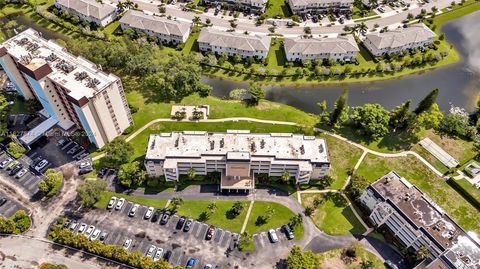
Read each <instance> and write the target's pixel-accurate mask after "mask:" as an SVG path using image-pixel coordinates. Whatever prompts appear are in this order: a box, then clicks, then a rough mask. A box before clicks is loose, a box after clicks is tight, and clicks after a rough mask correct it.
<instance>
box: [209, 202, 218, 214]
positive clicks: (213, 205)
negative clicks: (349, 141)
mask: <svg viewBox="0 0 480 269" xmlns="http://www.w3.org/2000/svg"><path fill="white" fill-rule="evenodd" d="M217 208H218V207H217V203H215V202H213V203H210V204H209V205H208V206H207V209H208V210H210V213H215V211H217Z"/></svg>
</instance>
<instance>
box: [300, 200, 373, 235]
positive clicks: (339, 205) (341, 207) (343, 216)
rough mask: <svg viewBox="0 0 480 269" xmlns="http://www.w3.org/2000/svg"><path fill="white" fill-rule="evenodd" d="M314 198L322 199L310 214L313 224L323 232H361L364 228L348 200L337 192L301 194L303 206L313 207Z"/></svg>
mask: <svg viewBox="0 0 480 269" xmlns="http://www.w3.org/2000/svg"><path fill="white" fill-rule="evenodd" d="M315 198H319V199H321V200H324V203H323V204H321V205H320V206H319V207H318V208H317V209H315V212H314V213H313V215H312V216H311V218H312V220H313V222H314V223H315V225H316V226H317V227H318V228H319V229H320V230H322V231H323V232H325V233H327V234H331V235H345V234H363V233H364V232H365V228H364V227H363V225H362V224H361V223H360V222H359V221H358V219H357V218H356V217H355V215H354V214H353V212H352V209H351V208H350V207H349V206H348V202H347V201H346V200H345V198H343V197H342V196H341V195H340V194H338V193H331V194H328V195H327V194H322V193H315V194H310V193H309V194H302V204H303V206H304V207H307V206H310V207H313V201H314V199H315Z"/></svg>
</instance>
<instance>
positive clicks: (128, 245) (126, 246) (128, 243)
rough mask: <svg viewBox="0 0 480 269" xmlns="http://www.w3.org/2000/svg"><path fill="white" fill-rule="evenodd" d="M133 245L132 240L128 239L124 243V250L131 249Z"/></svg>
mask: <svg viewBox="0 0 480 269" xmlns="http://www.w3.org/2000/svg"><path fill="white" fill-rule="evenodd" d="M131 245H132V239H130V238H127V239H126V240H125V242H123V248H124V249H125V250H127V249H129V248H130V246H131Z"/></svg>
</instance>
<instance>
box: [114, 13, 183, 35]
mask: <svg viewBox="0 0 480 269" xmlns="http://www.w3.org/2000/svg"><path fill="white" fill-rule="evenodd" d="M120 22H121V23H125V24H127V25H129V26H130V27H133V28H137V29H144V30H150V31H152V32H155V33H160V34H165V35H176V36H184V35H185V34H188V32H189V31H190V23H186V22H179V21H172V20H169V19H167V18H166V17H159V16H154V15H147V14H145V13H143V12H141V11H136V10H128V11H127V12H126V13H125V15H123V17H122V18H121V19H120Z"/></svg>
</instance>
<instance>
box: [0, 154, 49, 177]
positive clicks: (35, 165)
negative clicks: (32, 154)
mask: <svg viewBox="0 0 480 269" xmlns="http://www.w3.org/2000/svg"><path fill="white" fill-rule="evenodd" d="M3 155H8V154H7V153H6V152H5V151H3V150H0V156H3ZM48 164H49V162H48V161H47V160H45V159H42V158H40V157H39V158H37V159H35V160H33V162H32V163H31V164H30V168H32V169H33V170H35V171H36V172H38V173H41V172H42V171H43V169H44V168H45V167H47V165H48ZM0 169H5V170H6V171H8V175H10V176H14V177H15V178H16V179H20V178H22V177H23V176H25V175H26V174H27V173H28V169H27V168H26V167H24V165H23V164H22V163H20V162H19V161H17V160H14V159H13V158H12V157H10V155H8V157H7V158H6V159H5V160H3V161H2V162H0Z"/></svg>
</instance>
